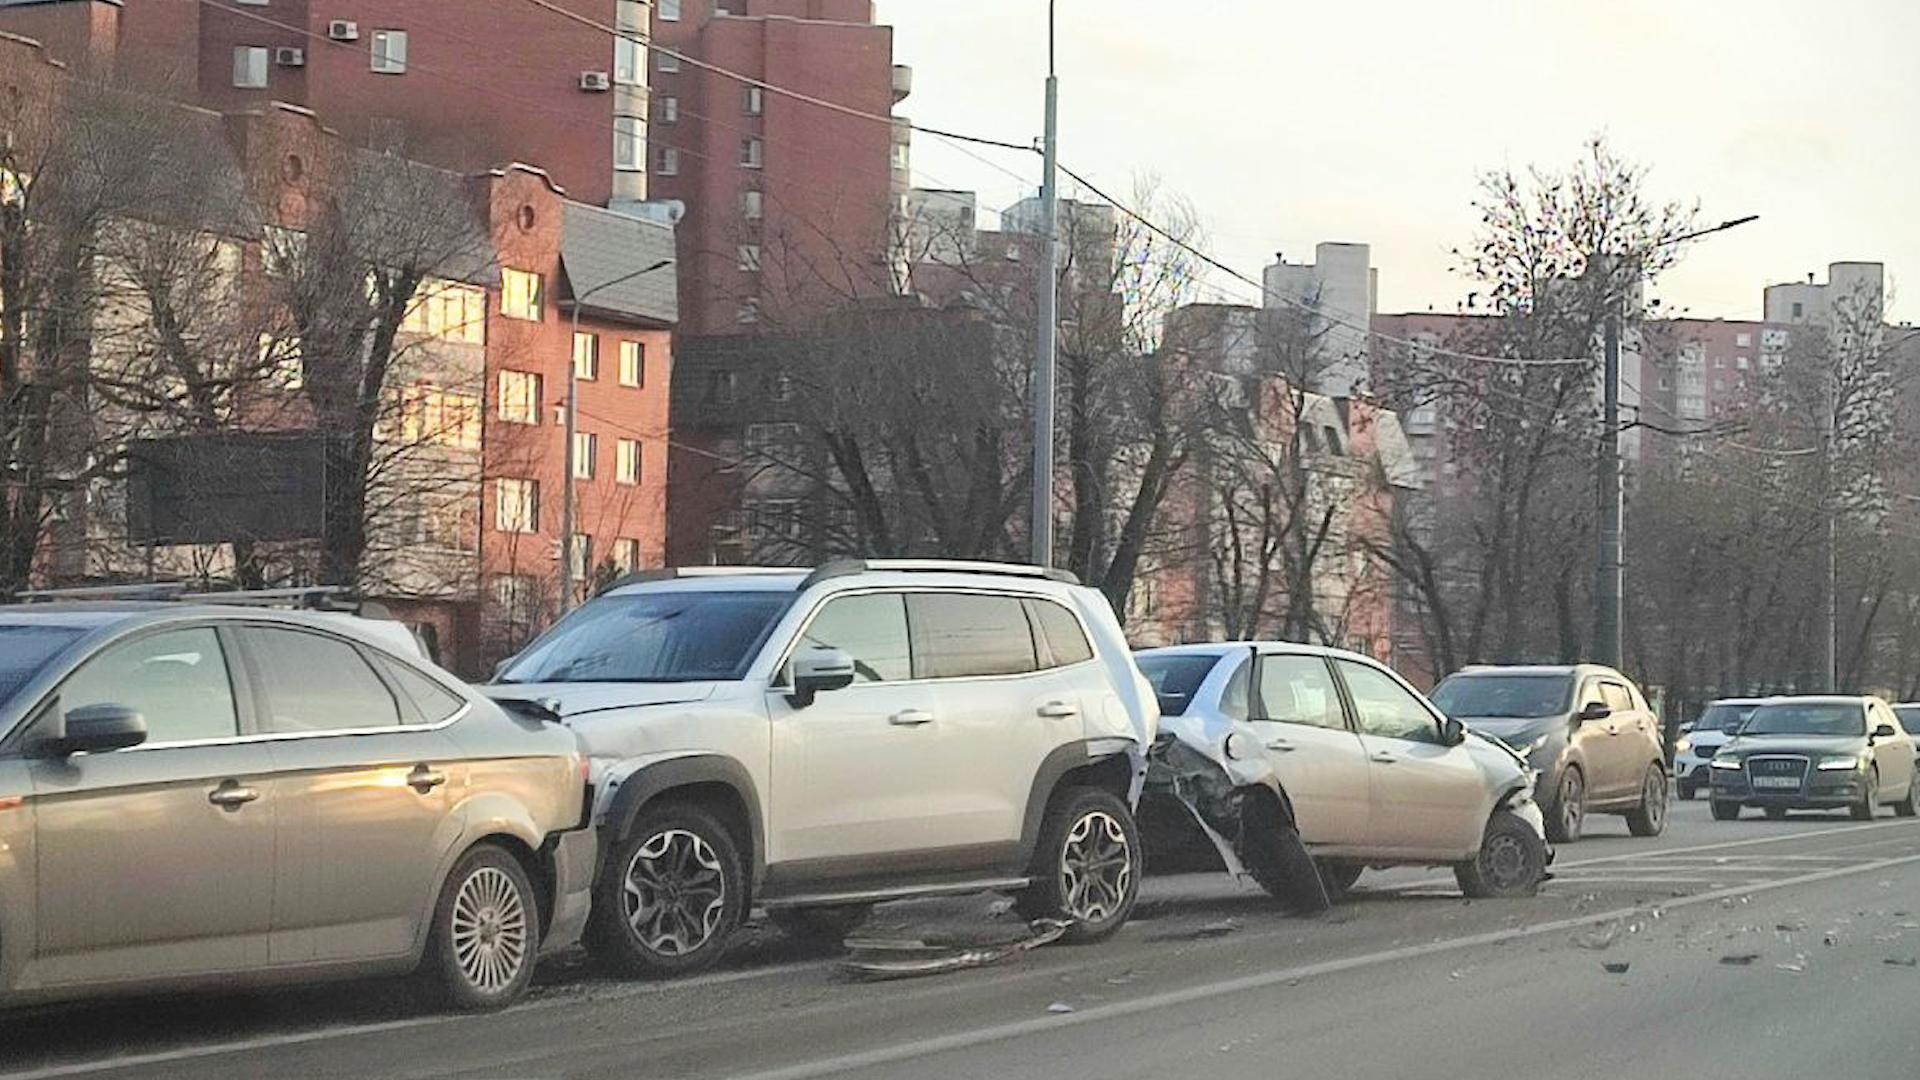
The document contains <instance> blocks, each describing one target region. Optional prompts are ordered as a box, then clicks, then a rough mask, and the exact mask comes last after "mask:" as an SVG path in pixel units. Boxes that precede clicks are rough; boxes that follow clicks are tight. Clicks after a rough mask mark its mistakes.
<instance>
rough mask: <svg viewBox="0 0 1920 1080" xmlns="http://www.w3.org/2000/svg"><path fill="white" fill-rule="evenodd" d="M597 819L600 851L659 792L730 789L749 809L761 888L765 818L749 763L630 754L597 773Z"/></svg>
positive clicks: (695, 755) (697, 755)
mask: <svg viewBox="0 0 1920 1080" xmlns="http://www.w3.org/2000/svg"><path fill="white" fill-rule="evenodd" d="M595 784H596V791H597V795H596V798H595V805H594V814H593V821H594V824H595V826H596V827H597V829H598V832H599V836H600V852H601V857H602V858H603V859H604V858H605V855H606V852H607V849H608V848H609V847H611V846H612V845H613V844H614V843H615V842H617V841H618V840H620V839H621V838H623V837H625V836H626V835H627V833H628V831H629V830H631V829H632V828H633V823H634V820H635V819H636V818H638V817H639V816H640V811H641V809H642V808H644V807H645V806H646V805H647V803H649V802H651V801H652V800H653V799H654V798H655V797H657V796H659V795H663V794H665V793H667V792H669V791H672V790H674V789H676V788H685V787H692V786H694V785H715V784H717V785H720V786H723V787H725V788H727V789H728V790H730V791H731V792H732V793H733V794H734V796H735V797H736V798H737V799H738V800H739V802H740V805H741V806H742V807H743V808H744V809H745V813H744V816H745V818H746V824H747V830H748V833H749V836H748V846H749V847H750V848H751V861H752V867H753V882H754V887H755V890H756V891H757V890H758V888H759V885H760V882H761V880H762V879H763V878H764V877H765V876H766V870H767V855H766V851H767V842H766V823H765V820H764V818H763V815H762V812H761V802H760V790H759V788H758V787H757V786H756V785H755V784H754V782H753V777H752V775H751V774H749V773H748V772H747V769H746V766H744V765H742V764H740V763H739V762H738V761H735V760H734V759H732V758H730V757H727V756H725V755H722V754H709V753H703V752H700V751H692V750H687V751H668V752H665V753H660V754H648V755H645V756H642V757H634V758H626V759H623V760H621V761H618V762H615V763H613V764H611V765H608V766H607V767H606V768H605V769H604V771H601V772H600V773H599V775H598V776H597V777H596V778H595Z"/></svg>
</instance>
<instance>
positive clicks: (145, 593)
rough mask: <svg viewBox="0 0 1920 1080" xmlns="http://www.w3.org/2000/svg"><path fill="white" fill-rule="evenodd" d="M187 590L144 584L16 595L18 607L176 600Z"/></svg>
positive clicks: (167, 583) (181, 585)
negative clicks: (104, 601) (70, 602)
mask: <svg viewBox="0 0 1920 1080" xmlns="http://www.w3.org/2000/svg"><path fill="white" fill-rule="evenodd" d="M186 591H187V583H186V582H184V581H145V582H139V583H137V584H132V585H72V586H68V587H65V588H59V589H22V590H20V591H19V592H16V593H14V594H13V597H12V599H13V601H14V602H15V603H19V604H51V603H57V602H59V601H63V600H173V599H177V598H178V597H179V596H181V595H182V594H183V593H185V592H186Z"/></svg>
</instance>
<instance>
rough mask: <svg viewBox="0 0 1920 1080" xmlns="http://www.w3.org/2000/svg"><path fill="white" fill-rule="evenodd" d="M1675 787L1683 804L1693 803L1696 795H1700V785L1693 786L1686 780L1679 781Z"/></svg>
mask: <svg viewBox="0 0 1920 1080" xmlns="http://www.w3.org/2000/svg"><path fill="white" fill-rule="evenodd" d="M1673 786H1674V790H1675V791H1676V792H1677V793H1678V794H1679V796H1680V801H1681V802H1692V801H1693V797H1694V796H1695V795H1698V794H1700V785H1699V784H1692V783H1688V782H1687V781H1685V780H1679V781H1676V782H1675V783H1674V785H1673Z"/></svg>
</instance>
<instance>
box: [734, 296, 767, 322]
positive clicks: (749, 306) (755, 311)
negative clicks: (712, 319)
mask: <svg viewBox="0 0 1920 1080" xmlns="http://www.w3.org/2000/svg"><path fill="white" fill-rule="evenodd" d="M733 319H734V321H735V322H742V323H756V322H759V321H760V301H758V300H755V299H753V298H751V297H749V298H747V299H745V300H742V301H740V306H739V307H738V308H737V309H735V310H734V313H733Z"/></svg>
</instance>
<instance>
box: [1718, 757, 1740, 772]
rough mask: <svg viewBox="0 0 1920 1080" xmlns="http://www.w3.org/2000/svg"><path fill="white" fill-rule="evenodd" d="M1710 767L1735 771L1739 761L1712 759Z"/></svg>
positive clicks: (1736, 759)
mask: <svg viewBox="0 0 1920 1080" xmlns="http://www.w3.org/2000/svg"><path fill="white" fill-rule="evenodd" d="M1712 765H1713V767H1714V768H1716V769H1737V768H1739V767H1740V759H1739V758H1730V757H1717V758H1714V759H1713V761H1712Z"/></svg>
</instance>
